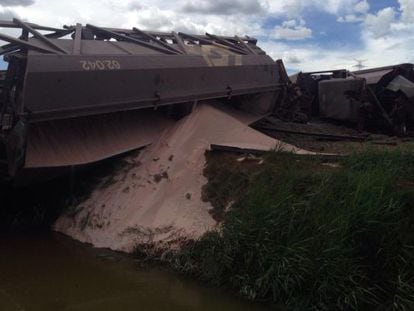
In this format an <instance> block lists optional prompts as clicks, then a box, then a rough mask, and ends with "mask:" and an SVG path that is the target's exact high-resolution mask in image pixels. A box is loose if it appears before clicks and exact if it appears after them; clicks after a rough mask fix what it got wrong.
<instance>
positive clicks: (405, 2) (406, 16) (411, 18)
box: [398, 0, 414, 23]
mask: <svg viewBox="0 0 414 311" xmlns="http://www.w3.org/2000/svg"><path fill="white" fill-rule="evenodd" d="M398 2H399V4H400V10H401V13H402V14H401V19H402V21H403V22H406V23H414V0H398Z"/></svg>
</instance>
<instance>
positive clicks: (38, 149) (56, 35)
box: [0, 19, 284, 178]
mask: <svg viewBox="0 0 414 311" xmlns="http://www.w3.org/2000/svg"><path fill="white" fill-rule="evenodd" d="M0 27H2V28H11V29H15V30H14V31H16V29H17V31H19V33H20V31H21V35H20V36H19V37H18V38H16V37H12V36H10V35H6V34H0V40H2V41H5V42H6V44H5V45H3V46H2V47H1V48H0V54H1V55H4V59H5V60H6V61H7V63H8V67H7V70H5V71H3V72H2V73H1V90H2V92H1V98H0V163H1V165H2V170H1V173H0V174H1V175H0V177H1V178H5V177H13V176H16V175H17V174H18V173H19V172H20V171H21V170H22V169H23V168H48V167H67V166H73V165H81V164H87V163H91V162H95V161H99V160H101V159H104V158H108V157H110V156H113V155H116V154H119V153H122V152H125V151H128V150H132V149H135V148H139V147H142V146H145V145H147V144H149V143H151V142H152V139H153V137H155V136H156V134H157V133H159V131H162V130H163V129H164V128H165V126H166V124H168V122H170V121H169V120H168V118H166V117H165V115H166V113H164V112H166V111H167V112H171V111H173V112H174V109H181V110H182V109H183V105H185V106H184V107H187V108H188V106H191V105H193V104H194V103H196V102H198V101H202V100H208V99H223V100H225V101H237V100H239V99H241V98H244V99H246V97H247V96H248V97H252V98H253V97H256V98H257V96H258V95H259V97H260V96H262V97H261V98H266V100H265V101H263V100H262V101H260V100H258V101H252V102H251V105H252V106H258V105H260V106H261V108H263V109H269V110H270V109H271V106H272V105H273V104H274V102H275V100H276V98H277V97H278V95H279V93H280V91H281V89H282V88H283V86H284V83H282V80H281V78H280V76H281V74H283V73H284V68H283V63H281V62H280V61H279V62H275V61H273V60H272V59H271V58H270V57H269V56H267V55H266V53H265V52H264V51H262V50H261V49H260V48H259V47H258V46H257V45H256V42H257V40H256V39H254V38H251V37H237V36H235V37H224V36H215V35H211V34H205V35H190V34H185V33H175V32H171V33H162V32H149V31H141V30H139V29H136V28H133V29H114V28H101V27H97V26H93V25H85V26H82V25H80V24H76V25H74V26H64V27H63V28H62V29H56V28H51V27H44V26H39V25H37V24H32V23H26V22H23V21H21V20H18V19H14V20H13V21H0ZM187 108H186V109H187ZM252 108H256V107H252ZM159 111H161V112H163V113H159Z"/></svg>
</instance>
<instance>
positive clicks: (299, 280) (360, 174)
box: [169, 151, 414, 310]
mask: <svg viewBox="0 0 414 311" xmlns="http://www.w3.org/2000/svg"><path fill="white" fill-rule="evenodd" d="M207 156H208V167H207V168H206V170H205V174H206V176H207V177H208V178H209V184H208V185H207V186H206V187H205V189H204V196H205V199H208V200H210V201H211V202H212V203H213V205H214V207H215V209H214V212H213V215H214V217H215V218H216V219H219V220H220V219H224V220H223V222H222V226H221V229H220V230H218V231H216V232H210V233H208V234H206V235H205V236H204V237H203V238H202V239H201V240H199V241H196V242H195V243H194V244H191V245H189V246H187V247H185V248H184V249H182V250H181V251H180V252H179V253H178V254H175V255H173V256H171V258H170V259H169V260H170V262H171V265H172V266H173V267H174V268H175V269H177V270H179V271H180V272H182V273H185V274H189V275H195V276H197V277H199V278H201V279H203V280H206V281H209V282H211V283H213V284H215V285H217V286H223V287H226V288H231V289H233V290H235V291H237V292H238V293H239V294H240V295H242V296H244V297H247V298H249V299H253V300H260V301H268V302H271V303H275V304H282V305H287V307H288V309H289V310H291V309H292V310H337V309H342V310H352V309H359V310H390V309H396V310H412V309H413V308H414V279H413V277H414V206H413V205H414V154H412V153H409V152H399V151H392V152H373V151H372V152H369V151H368V152H363V153H360V154H355V155H353V156H351V157H349V158H346V159H341V160H337V161H333V162H332V161H331V163H327V162H326V161H324V160H322V159H318V158H301V157H297V156H293V155H290V154H283V153H272V154H268V155H266V156H265V161H264V163H260V162H258V161H248V160H247V161H244V162H238V161H237V160H236V157H235V156H234V155H226V154H214V153H210V154H208V155H207ZM230 205H231V208H230V209H229V210H228V212H226V209H227V207H228V206H230Z"/></svg>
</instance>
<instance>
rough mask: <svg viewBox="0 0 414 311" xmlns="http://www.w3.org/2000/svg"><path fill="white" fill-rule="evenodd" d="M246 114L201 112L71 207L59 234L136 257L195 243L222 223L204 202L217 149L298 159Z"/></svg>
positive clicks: (206, 108) (203, 107)
mask: <svg viewBox="0 0 414 311" xmlns="http://www.w3.org/2000/svg"><path fill="white" fill-rule="evenodd" d="M248 119H249V118H245V117H243V116H241V114H240V112H232V111H231V110H225V111H224V110H222V109H220V108H218V107H215V106H213V105H209V104H203V105H199V106H198V107H196V108H195V109H194V111H193V112H192V113H191V114H190V115H189V116H187V117H185V118H184V119H182V120H180V121H179V122H177V123H176V124H175V125H172V126H171V127H170V128H168V129H167V130H165V131H164V132H163V133H160V137H159V138H158V140H157V141H156V143H154V144H153V145H151V146H150V147H148V148H147V149H145V150H144V151H143V152H141V153H140V154H139V155H138V156H131V157H128V158H127V159H126V160H127V161H128V162H129V163H130V165H128V167H127V168H126V169H123V170H120V171H118V172H116V173H115V175H114V176H112V177H111V180H110V181H111V182H107V181H105V180H102V181H101V184H100V185H97V187H96V189H95V190H94V191H93V192H92V194H91V196H90V197H89V198H88V199H86V200H85V201H83V202H81V203H80V204H77V205H76V206H72V207H71V208H70V209H68V211H67V212H66V213H65V214H64V215H62V216H61V217H60V218H59V219H58V220H57V221H56V223H55V225H54V229H55V230H56V231H59V232H62V233H64V234H66V235H69V236H71V237H73V238H75V239H77V240H80V241H82V242H88V243H91V244H92V245H94V246H96V247H107V248H111V249H114V250H121V251H126V252H131V251H132V250H133V249H134V247H135V246H136V245H137V244H157V245H159V246H160V247H174V246H176V245H177V243H179V242H180V241H183V240H186V239H195V238H198V237H200V236H202V235H203V234H204V233H205V232H207V231H208V230H210V229H212V228H214V227H215V226H216V225H217V223H216V221H215V220H214V219H213V218H212V216H211V213H209V211H210V210H211V209H212V206H211V205H210V203H208V202H203V201H202V199H201V197H202V195H201V190H202V187H203V185H205V184H206V182H207V180H206V178H205V177H204V176H203V169H204V166H205V163H206V160H205V152H206V150H208V149H209V148H210V145H211V144H216V145H227V146H236V147H241V148H249V149H260V150H270V149H273V148H275V147H278V148H279V149H283V150H286V151H296V152H301V150H297V149H296V148H295V147H293V146H291V145H287V144H282V143H281V142H280V141H277V140H275V139H273V138H270V137H268V136H266V135H264V134H261V133H259V132H257V131H255V130H253V129H252V128H250V127H249V126H248V125H247V124H246V123H247V120H248Z"/></svg>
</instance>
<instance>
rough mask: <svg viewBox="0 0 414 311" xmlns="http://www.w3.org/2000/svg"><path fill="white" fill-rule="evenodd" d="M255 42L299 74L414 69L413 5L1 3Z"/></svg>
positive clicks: (53, 18) (396, 1)
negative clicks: (412, 65) (359, 64)
mask: <svg viewBox="0 0 414 311" xmlns="http://www.w3.org/2000/svg"><path fill="white" fill-rule="evenodd" d="M13 16H17V17H20V18H23V19H25V20H28V21H31V22H34V23H38V24H45V25H48V26H62V25H64V24H66V25H69V24H75V23H76V22H80V23H83V24H85V23H91V24H96V25H99V26H115V27H126V28H131V27H133V26H136V27H138V28H141V29H147V30H163V31H171V30H178V31H184V32H190V33H205V32H210V33H215V34H226V35H236V34H237V35H249V36H255V37H257V38H258V39H259V46H261V47H262V48H263V49H265V50H266V52H267V53H268V54H270V55H271V56H272V57H273V58H274V59H279V58H282V59H283V60H284V62H285V64H286V67H287V68H288V69H289V71H290V72H292V71H296V70H304V71H310V70H322V69H332V68H348V69H352V66H353V65H354V64H355V61H354V59H355V58H357V59H366V60H367V61H366V62H365V64H366V65H367V66H370V67H373V66H382V65H389V64H395V63H402V62H414V0H233V1H226V0H140V1H134V0H67V1H59V0H0V18H1V19H11V18H12V17H13Z"/></svg>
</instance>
